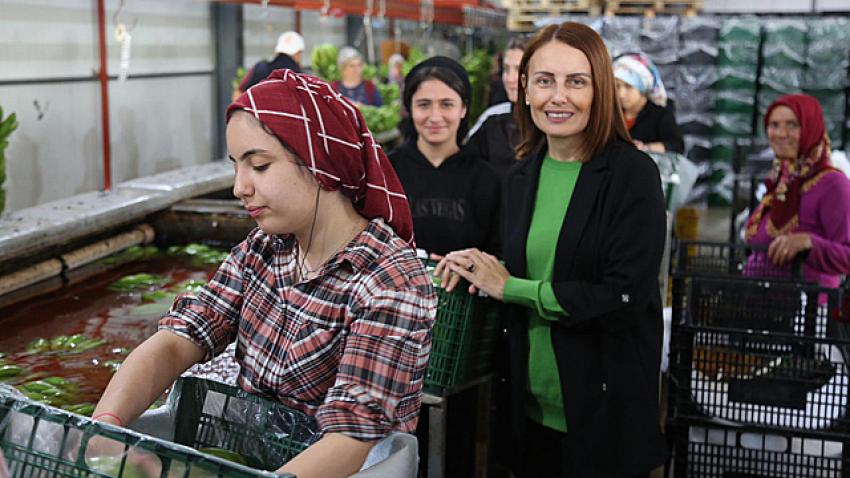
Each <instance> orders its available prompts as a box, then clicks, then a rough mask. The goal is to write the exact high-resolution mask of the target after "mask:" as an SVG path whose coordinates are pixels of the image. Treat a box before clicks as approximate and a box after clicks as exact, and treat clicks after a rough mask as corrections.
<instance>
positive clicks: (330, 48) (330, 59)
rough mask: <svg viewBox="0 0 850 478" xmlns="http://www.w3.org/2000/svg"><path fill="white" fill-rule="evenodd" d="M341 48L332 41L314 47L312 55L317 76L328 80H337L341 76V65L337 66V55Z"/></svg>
mask: <svg viewBox="0 0 850 478" xmlns="http://www.w3.org/2000/svg"><path fill="white" fill-rule="evenodd" d="M337 53H339V50H338V49H337V47H335V46H334V45H331V44H330V43H324V44H321V45H317V46H316V48H314V49H313V54H312V55H311V57H310V58H311V61H312V67H313V71H315V72H316V76H319V77H321V78H324V79H325V80H327V81H336V80H339V79H340V78H341V76H340V72H339V67H338V66H336V56H337Z"/></svg>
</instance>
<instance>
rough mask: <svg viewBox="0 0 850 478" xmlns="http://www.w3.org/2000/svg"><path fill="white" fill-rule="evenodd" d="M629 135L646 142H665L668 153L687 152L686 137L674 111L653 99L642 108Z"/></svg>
mask: <svg viewBox="0 0 850 478" xmlns="http://www.w3.org/2000/svg"><path fill="white" fill-rule="evenodd" d="M629 135H631V137H632V138H634V139H636V140H638V141H642V142H644V143H664V149H666V150H667V152H668V153H679V154H685V139H684V137H683V136H682V132H681V131H680V130H679V125H678V124H676V117H675V116H674V115H673V112H672V111H671V110H670V109H668V108H664V107H661V106H658V105H656V104H655V103H653V102H652V101H647V102H646V106H644V107H643V109H642V110H640V113H638V115H637V118H635V124H634V125H633V126H632V129H630V130H629Z"/></svg>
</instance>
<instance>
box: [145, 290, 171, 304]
mask: <svg viewBox="0 0 850 478" xmlns="http://www.w3.org/2000/svg"><path fill="white" fill-rule="evenodd" d="M171 297H174V294H172V293H170V292H166V291H164V290H152V291H148V292H144V293H142V302H159V301H161V300H163V299H168V298H171Z"/></svg>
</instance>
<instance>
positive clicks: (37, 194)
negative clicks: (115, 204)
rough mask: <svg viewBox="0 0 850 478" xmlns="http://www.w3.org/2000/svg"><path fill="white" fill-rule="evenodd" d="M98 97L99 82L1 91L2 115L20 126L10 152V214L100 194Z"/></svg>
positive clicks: (7, 182) (12, 87) (7, 154)
mask: <svg viewBox="0 0 850 478" xmlns="http://www.w3.org/2000/svg"><path fill="white" fill-rule="evenodd" d="M99 95H100V89H99V86H98V84H97V83H95V82H80V83H67V84H41V85H19V86H0V104H2V105H3V110H4V114H8V113H9V112H11V111H14V112H15V114H16V116H17V118H18V123H19V126H18V129H17V130H16V131H15V132H14V133H13V134H12V137H11V141H10V143H9V147H8V148H7V149H6V173H7V178H6V184H5V189H6V191H7V194H6V201H7V202H6V211H14V210H18V209H22V208H25V207H29V206H35V205H37V204H42V203H45V202H48V201H53V200H56V199H61V198H64V197H68V196H72V195H74V194H78V193H83V192H87V191H93V190H96V189H100V187H101V185H102V184H103V173H102V168H101V162H102V159H101V158H102V154H101V151H102V148H101V130H100V109H99V108H95V107H93V105H99V98H100V96H99ZM34 101H38V103H39V105H40V108H41V111H40V112H39V110H37V109H36V108H35V106H34V105H33V102H34Z"/></svg>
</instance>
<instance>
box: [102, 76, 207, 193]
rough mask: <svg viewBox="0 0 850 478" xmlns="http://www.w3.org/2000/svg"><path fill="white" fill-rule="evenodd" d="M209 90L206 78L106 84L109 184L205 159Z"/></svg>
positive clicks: (205, 160) (139, 80)
mask: <svg viewBox="0 0 850 478" xmlns="http://www.w3.org/2000/svg"><path fill="white" fill-rule="evenodd" d="M212 89H213V85H212V77H211V76H208V75H207V76H185V77H179V78H162V79H138V80H131V81H127V82H125V83H119V82H116V81H113V82H111V83H110V85H109V102H110V104H111V105H112V109H111V113H110V115H111V116H110V120H111V122H110V129H111V137H112V165H113V166H112V178H113V183H119V182H121V181H126V180H128V179H133V178H137V177H140V176H149V175H151V174H155V173H160V172H163V171H167V170H169V169H174V168H178V167H181V166H189V165H193V164H201V163H206V162H208V161H210V159H211V154H212V137H211V134H212V121H213V119H212V117H211V116H212V110H211V106H210V98H211V97H212ZM140 98H145V101H144V102H140ZM219 121H221V119H219Z"/></svg>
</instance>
